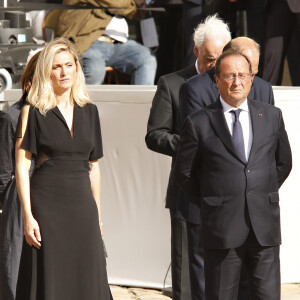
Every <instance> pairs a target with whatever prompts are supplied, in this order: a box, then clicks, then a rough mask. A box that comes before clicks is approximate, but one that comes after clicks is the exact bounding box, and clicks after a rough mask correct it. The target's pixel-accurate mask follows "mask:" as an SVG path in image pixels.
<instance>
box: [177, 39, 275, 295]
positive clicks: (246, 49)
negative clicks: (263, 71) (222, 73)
mask: <svg viewBox="0 0 300 300" xmlns="http://www.w3.org/2000/svg"><path fill="white" fill-rule="evenodd" d="M224 49H225V50H228V49H235V50H239V51H241V52H243V53H244V54H246V55H247V56H248V57H249V59H250V61H251V62H252V64H253V70H252V73H253V74H256V73H257V72H258V64H259V45H258V44H256V43H255V42H254V41H253V40H252V39H249V38H246V37H239V38H235V39H233V40H231V41H230V42H229V43H228V44H227V45H226V46H225V47H224ZM214 75H215V69H210V70H208V71H207V72H205V73H202V74H200V75H197V76H194V77H192V78H191V79H189V80H188V81H187V82H186V83H185V84H183V86H182V88H181V90H180V97H179V98H180V99H179V124H180V126H179V127H181V126H182V124H183V121H184V119H185V118H186V117H187V116H188V115H190V114H191V113H193V112H195V111H197V110H199V109H202V108H204V107H206V106H207V105H209V104H212V103H214V102H215V101H216V100H217V99H218V97H219V90H218V87H217V84H216V81H215V78H214ZM249 97H251V98H252V99H258V100H259V101H262V102H266V103H269V104H274V96H273V90H272V86H271V85H270V84H269V83H267V82H265V81H264V80H262V79H261V78H259V77H257V76H254V80H253V83H252V87H251V91H250V94H249ZM178 210H180V211H181V213H182V214H184V216H185V219H186V221H187V233H188V241H189V244H188V245H189V256H190V263H191V265H190V268H191V269H193V268H195V269H197V265H198V262H199V261H203V250H202V249H201V233H200V232H201V224H200V223H201V218H200V206H199V203H197V202H194V201H191V199H190V198H189V197H181V198H180V201H179V205H178ZM239 299H240V300H248V299H249V292H248V281H247V274H246V272H242V276H241V283H240V290H239Z"/></svg>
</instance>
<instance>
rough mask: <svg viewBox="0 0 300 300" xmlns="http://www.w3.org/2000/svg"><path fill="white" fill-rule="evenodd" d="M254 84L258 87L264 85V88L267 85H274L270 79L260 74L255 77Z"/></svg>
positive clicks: (269, 86) (268, 86)
mask: <svg viewBox="0 0 300 300" xmlns="http://www.w3.org/2000/svg"><path fill="white" fill-rule="evenodd" d="M253 84H254V85H255V86H257V87H262V88H266V87H267V88H271V87H272V85H271V83H269V82H268V81H266V80H264V79H262V78H260V77H258V76H255V77H254V80H253Z"/></svg>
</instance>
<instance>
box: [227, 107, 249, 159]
mask: <svg viewBox="0 0 300 300" xmlns="http://www.w3.org/2000/svg"><path fill="white" fill-rule="evenodd" d="M241 111H242V110H241V109H236V110H231V111H230V112H231V113H232V114H234V117H235V119H234V122H233V127H232V140H233V143H234V145H235V148H236V150H237V151H238V152H239V153H240V154H241V156H242V158H243V160H244V161H247V159H246V156H245V144H244V136H243V129H242V125H241V123H240V120H239V115H240V113H241Z"/></svg>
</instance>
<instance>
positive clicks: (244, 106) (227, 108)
mask: <svg viewBox="0 0 300 300" xmlns="http://www.w3.org/2000/svg"><path fill="white" fill-rule="evenodd" d="M220 101H221V104H222V106H223V112H224V114H226V113H228V112H230V111H231V110H236V109H238V108H240V109H241V110H243V111H246V112H248V111H249V107H248V100H247V99H246V101H244V102H243V103H242V104H241V105H240V106H239V107H233V106H231V105H229V104H228V103H227V102H225V101H224V100H223V98H222V97H221V96H220Z"/></svg>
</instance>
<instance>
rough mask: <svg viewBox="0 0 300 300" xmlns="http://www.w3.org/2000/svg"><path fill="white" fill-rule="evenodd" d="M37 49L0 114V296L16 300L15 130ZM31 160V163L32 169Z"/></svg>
mask: <svg viewBox="0 0 300 300" xmlns="http://www.w3.org/2000/svg"><path fill="white" fill-rule="evenodd" d="M39 54H40V50H38V52H37V53H35V54H34V52H33V53H31V54H30V57H31V58H29V62H28V64H27V66H26V68H25V71H24V73H23V75H22V77H21V87H22V93H23V95H22V97H21V99H20V100H19V101H18V102H16V103H15V104H13V105H12V106H10V107H9V108H8V109H7V110H5V111H4V112H3V114H2V115H1V116H0V145H1V147H0V199H1V203H2V219H1V235H0V300H15V296H16V285H17V279H18V272H19V264H20V258H21V252H22V245H23V218H22V209H21V203H20V200H19V197H18V193H17V187H16V180H15V132H16V127H17V122H18V118H19V114H20V111H21V110H22V107H23V106H24V104H25V103H26V99H27V95H28V92H29V90H30V88H31V83H32V78H33V74H34V71H35V66H36V62H37V60H38V57H39ZM33 168H34V164H33V163H32V166H31V173H32V171H33Z"/></svg>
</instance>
